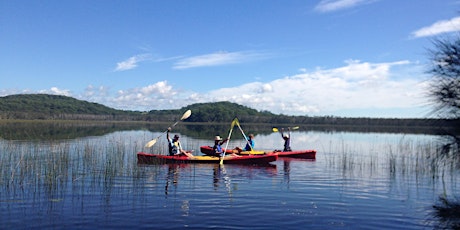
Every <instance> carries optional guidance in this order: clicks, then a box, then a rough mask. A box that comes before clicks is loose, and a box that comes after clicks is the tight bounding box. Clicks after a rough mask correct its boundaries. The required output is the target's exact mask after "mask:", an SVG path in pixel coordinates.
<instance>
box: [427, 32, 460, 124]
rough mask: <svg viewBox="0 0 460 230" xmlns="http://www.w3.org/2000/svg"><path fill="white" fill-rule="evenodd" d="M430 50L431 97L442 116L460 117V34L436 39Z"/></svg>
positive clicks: (436, 109)
mask: <svg viewBox="0 0 460 230" xmlns="http://www.w3.org/2000/svg"><path fill="white" fill-rule="evenodd" d="M434 46H435V49H433V50H430V55H431V61H432V66H431V68H430V69H429V71H428V72H429V73H430V74H432V81H431V82H430V89H429V94H428V95H429V97H430V98H431V100H432V102H433V104H434V105H435V110H434V112H435V113H436V114H438V115H439V116H440V117H441V118H455V119H458V118H460V36H459V35H456V36H455V37H454V38H453V39H436V40H435V41H434Z"/></svg>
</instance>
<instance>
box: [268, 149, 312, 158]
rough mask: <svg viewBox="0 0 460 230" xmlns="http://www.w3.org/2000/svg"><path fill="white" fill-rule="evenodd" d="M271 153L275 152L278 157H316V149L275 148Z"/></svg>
mask: <svg viewBox="0 0 460 230" xmlns="http://www.w3.org/2000/svg"><path fill="white" fill-rule="evenodd" d="M273 153H277V154H278V156H279V157H292V158H304V159H316V150H296V151H288V152H284V151H280V150H275V151H273Z"/></svg>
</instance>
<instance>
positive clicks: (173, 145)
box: [166, 127, 193, 157]
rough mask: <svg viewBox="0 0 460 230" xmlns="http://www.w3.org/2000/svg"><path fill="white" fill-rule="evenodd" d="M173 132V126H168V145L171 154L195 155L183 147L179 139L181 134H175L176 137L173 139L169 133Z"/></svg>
mask: <svg viewBox="0 0 460 230" xmlns="http://www.w3.org/2000/svg"><path fill="white" fill-rule="evenodd" d="M170 132H171V127H169V128H168V132H167V133H166V139H168V147H169V155H170V156H176V155H181V154H183V155H186V156H188V157H193V155H192V154H191V153H190V152H187V151H185V150H183V149H182V145H181V144H180V141H179V135H177V134H176V135H174V138H173V139H171V137H170V136H169V133H170Z"/></svg>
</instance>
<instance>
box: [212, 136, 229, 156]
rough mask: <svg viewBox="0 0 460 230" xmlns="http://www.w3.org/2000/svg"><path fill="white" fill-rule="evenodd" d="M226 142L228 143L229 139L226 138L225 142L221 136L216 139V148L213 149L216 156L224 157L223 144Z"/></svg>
mask: <svg viewBox="0 0 460 230" xmlns="http://www.w3.org/2000/svg"><path fill="white" fill-rule="evenodd" d="M226 141H228V138H226V139H225V140H222V137H220V136H219V135H217V136H215V137H214V146H213V147H212V149H213V150H214V151H213V153H214V154H213V155H214V156H218V157H220V156H223V155H224V150H223V149H222V144H224V143H225V142H226Z"/></svg>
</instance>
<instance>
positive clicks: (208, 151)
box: [200, 145, 267, 155]
mask: <svg viewBox="0 0 460 230" xmlns="http://www.w3.org/2000/svg"><path fill="white" fill-rule="evenodd" d="M222 149H224V148H222ZM200 151H201V152H202V153H204V154H206V155H213V154H214V150H213V149H212V147H211V146H206V145H204V146H200ZM232 153H236V154H238V155H262V154H266V153H267V152H266V151H258V150H253V151H242V152H238V151H237V150H236V149H227V150H225V154H232Z"/></svg>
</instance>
